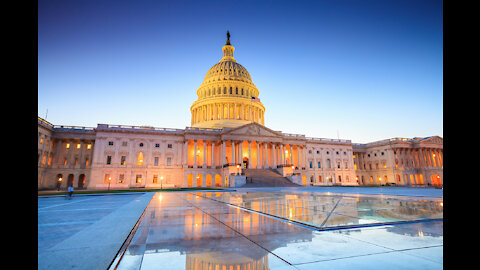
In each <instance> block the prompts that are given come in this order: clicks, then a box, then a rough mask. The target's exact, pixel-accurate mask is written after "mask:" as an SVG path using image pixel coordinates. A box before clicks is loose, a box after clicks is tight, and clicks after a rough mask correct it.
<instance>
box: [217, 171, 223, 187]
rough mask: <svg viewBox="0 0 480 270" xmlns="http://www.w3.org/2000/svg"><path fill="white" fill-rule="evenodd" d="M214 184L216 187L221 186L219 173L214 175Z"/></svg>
mask: <svg viewBox="0 0 480 270" xmlns="http://www.w3.org/2000/svg"><path fill="white" fill-rule="evenodd" d="M215 186H216V187H221V186H222V177H221V176H220V174H216V175H215Z"/></svg>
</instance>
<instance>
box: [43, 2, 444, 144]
mask: <svg viewBox="0 0 480 270" xmlns="http://www.w3.org/2000/svg"><path fill="white" fill-rule="evenodd" d="M442 5H443V3H442V1H423V0H417V1H407V0H375V1H374V0H363V1H360V0H358V1H357V0H351V1H346V0H336V1H321V0H318V1H303V0H296V1H278V0H277V1H262V0H257V1H250V0H245V1H178V0H177V1H99V0H97V1H87V0H82V1H69V0H63V1H46V0H39V1H38V115H39V116H40V117H45V115H46V111H47V109H48V115H47V120H48V121H50V122H51V123H53V124H56V125H77V126H88V127H96V125H97V124H98V123H105V124H124V125H149V126H155V127H168V128H185V127H186V126H189V125H190V106H191V105H192V103H193V102H194V101H195V100H196V99H197V97H196V90H197V88H198V87H199V86H200V84H201V83H202V81H203V78H204V76H205V74H206V73H207V71H208V70H209V69H210V67H212V66H213V65H215V64H216V63H217V62H218V61H219V60H220V59H221V56H222V50H221V47H222V46H223V45H224V44H225V40H226V31H227V29H228V30H229V31H230V33H231V43H232V45H233V46H235V53H234V57H235V59H236V60H237V61H238V62H239V63H240V64H242V65H243V66H244V67H245V68H246V69H247V70H248V71H249V73H250V75H251V76H252V80H253V82H254V84H255V85H256V86H257V88H258V89H259V91H260V95H259V97H260V99H261V101H262V103H263V104H264V105H265V107H266V111H265V125H266V126H267V127H268V128H271V129H273V130H279V131H282V132H285V133H296V134H305V135H306V136H308V137H319V138H337V136H339V137H340V138H341V139H349V140H352V142H358V143H366V142H372V141H376V140H382V139H387V138H393V137H408V138H411V137H423V136H434V135H438V136H443V11H442Z"/></svg>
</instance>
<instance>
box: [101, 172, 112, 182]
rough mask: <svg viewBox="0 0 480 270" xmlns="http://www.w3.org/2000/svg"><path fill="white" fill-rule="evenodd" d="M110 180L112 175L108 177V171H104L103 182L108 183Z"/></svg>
mask: <svg viewBox="0 0 480 270" xmlns="http://www.w3.org/2000/svg"><path fill="white" fill-rule="evenodd" d="M110 180H112V177H110V174H109V173H106V174H105V178H104V179H103V183H104V184H108V183H110Z"/></svg>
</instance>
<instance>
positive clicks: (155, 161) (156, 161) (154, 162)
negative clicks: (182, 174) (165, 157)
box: [153, 157, 158, 166]
mask: <svg viewBox="0 0 480 270" xmlns="http://www.w3.org/2000/svg"><path fill="white" fill-rule="evenodd" d="M153 165H155V166H158V157H155V158H154V159H153Z"/></svg>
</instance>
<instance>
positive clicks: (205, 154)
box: [202, 140, 207, 169]
mask: <svg viewBox="0 0 480 270" xmlns="http://www.w3.org/2000/svg"><path fill="white" fill-rule="evenodd" d="M202 141H203V166H202V168H204V169H205V168H206V167H207V142H206V141H205V140H202Z"/></svg>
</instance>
